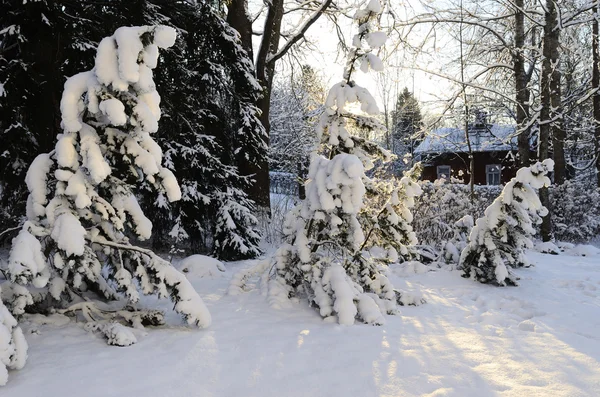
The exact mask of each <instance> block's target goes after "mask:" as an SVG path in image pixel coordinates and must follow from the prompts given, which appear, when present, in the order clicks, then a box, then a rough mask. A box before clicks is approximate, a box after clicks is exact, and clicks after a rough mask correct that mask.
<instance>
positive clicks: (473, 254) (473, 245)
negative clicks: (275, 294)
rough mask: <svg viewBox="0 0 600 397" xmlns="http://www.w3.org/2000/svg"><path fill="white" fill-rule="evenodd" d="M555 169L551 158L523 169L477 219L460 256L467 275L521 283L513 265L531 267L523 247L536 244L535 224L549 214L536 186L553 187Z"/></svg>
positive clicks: (503, 283) (500, 282) (484, 280)
mask: <svg viewBox="0 0 600 397" xmlns="http://www.w3.org/2000/svg"><path fill="white" fill-rule="evenodd" d="M553 168H554V162H553V161H552V160H550V159H546V160H544V161H543V162H541V163H536V164H534V165H532V166H531V167H525V168H521V169H520V170H519V171H517V175H516V176H515V177H514V178H513V179H511V181H510V182H508V183H507V184H506V186H505V187H504V189H503V190H502V193H501V194H500V196H499V197H498V198H496V200H495V201H494V202H493V203H492V204H491V205H490V206H489V207H488V208H487V209H486V210H485V216H484V217H482V218H479V219H477V222H476V223H475V226H474V227H473V229H472V230H471V233H470V235H469V241H468V244H467V246H466V247H465V248H464V249H463V251H462V253H461V255H460V262H459V269H461V270H463V271H464V277H471V278H473V279H475V280H477V281H479V282H481V283H491V284H495V285H499V286H506V285H517V279H518V278H517V277H516V276H515V275H514V274H513V272H512V271H511V268H515V267H521V266H529V262H528V261H527V258H526V257H525V253H524V252H523V249H524V248H531V247H532V246H533V244H532V242H531V239H530V237H531V236H533V234H535V228H534V225H535V224H538V223H540V222H541V217H543V216H545V215H546V214H547V213H548V210H547V209H546V208H545V207H544V206H543V205H542V204H541V202H540V199H539V197H538V195H537V193H536V191H535V189H540V188H542V187H545V186H550V183H551V182H550V179H549V178H548V176H547V174H548V173H549V172H551V171H552V169H553Z"/></svg>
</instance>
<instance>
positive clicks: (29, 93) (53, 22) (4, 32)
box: [0, 0, 105, 229]
mask: <svg viewBox="0 0 600 397" xmlns="http://www.w3.org/2000/svg"><path fill="white" fill-rule="evenodd" d="M94 14H95V15H96V16H95V19H94V20H95V21H98V22H97V23H89V19H88V17H89V15H94ZM104 17H105V16H104V15H103V14H102V13H100V12H99V6H98V5H97V4H88V3H87V2H68V3H65V2H58V1H51V0H45V1H26V2H24V1H21V0H5V1H3V2H2V12H1V13H0V142H1V143H2V145H1V147H2V149H1V150H0V223H1V224H2V225H4V226H9V225H16V224H17V223H18V221H19V218H18V217H19V216H20V214H23V213H24V211H25V205H24V203H25V201H26V197H27V190H26V187H25V183H24V181H25V173H26V172H27V169H28V167H29V165H30V164H31V162H32V161H33V159H34V158H35V157H36V156H37V154H39V153H43V152H47V151H50V150H51V149H52V146H53V142H54V139H55V137H56V132H57V131H58V130H59V128H60V118H59V117H58V114H59V102H60V97H61V92H62V87H63V83H64V81H65V79H66V77H65V76H70V75H73V74H75V73H76V71H78V70H81V69H82V65H81V63H80V61H79V60H80V59H91V57H92V55H93V49H94V47H95V43H94V42H93V41H91V40H90V37H93V36H94V35H92V34H90V32H91V31H93V30H94V29H96V28H97V27H98V25H100V24H101V23H102V22H101V21H100V19H101V18H104ZM67 60H68V61H67ZM85 66H86V67H87V65H85ZM0 229H1V227H0Z"/></svg>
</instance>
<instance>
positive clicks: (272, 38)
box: [250, 0, 283, 209]
mask: <svg viewBox="0 0 600 397" xmlns="http://www.w3.org/2000/svg"><path fill="white" fill-rule="evenodd" d="M282 19H283V0H273V1H272V2H271V4H270V6H269V11H268V12H267V17H266V19H265V27H264V31H263V37H262V41H261V43H260V49H259V50H258V55H257V58H256V77H257V78H258V81H259V82H260V84H261V86H262V87H263V96H262V98H261V99H259V100H258V103H257V105H258V107H259V109H260V110H261V115H260V121H261V123H262V125H263V126H264V127H265V130H266V132H267V134H266V136H265V143H266V145H267V147H268V146H269V133H270V131H271V123H270V121H269V112H270V108H271V91H272V88H273V77H274V74H275V62H272V61H271V60H270V59H269V57H270V56H272V55H273V54H275V53H276V52H277V49H278V47H279V39H280V37H281V33H280V32H281V20H282ZM251 166H253V173H254V174H255V179H256V183H255V184H254V186H253V190H252V191H251V193H250V194H251V196H252V197H253V198H254V200H255V201H256V202H257V203H258V204H259V205H260V206H261V207H263V208H265V209H267V208H270V201H269V183H270V181H269V164H268V162H267V158H266V157H265V159H264V162H262V163H261V164H256V165H251Z"/></svg>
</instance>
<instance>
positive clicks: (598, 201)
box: [550, 180, 600, 243]
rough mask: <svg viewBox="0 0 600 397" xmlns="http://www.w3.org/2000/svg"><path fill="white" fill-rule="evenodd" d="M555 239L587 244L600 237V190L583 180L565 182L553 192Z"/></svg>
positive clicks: (553, 189) (551, 192)
mask: <svg viewBox="0 0 600 397" xmlns="http://www.w3.org/2000/svg"><path fill="white" fill-rule="evenodd" d="M550 202H551V205H552V221H553V224H554V230H553V232H554V237H555V238H556V239H557V240H559V241H570V242H575V243H581V242H587V241H590V240H592V239H593V238H595V237H597V236H598V235H600V189H598V188H597V187H596V186H593V185H592V184H591V183H585V181H581V180H571V181H565V183H563V184H562V185H558V186H553V187H552V188H551V189H550Z"/></svg>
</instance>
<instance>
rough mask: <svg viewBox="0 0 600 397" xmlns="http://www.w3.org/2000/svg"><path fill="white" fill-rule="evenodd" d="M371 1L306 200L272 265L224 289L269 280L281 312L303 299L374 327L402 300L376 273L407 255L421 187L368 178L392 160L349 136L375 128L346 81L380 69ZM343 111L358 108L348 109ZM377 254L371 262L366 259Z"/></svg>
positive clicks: (361, 91)
mask: <svg viewBox="0 0 600 397" xmlns="http://www.w3.org/2000/svg"><path fill="white" fill-rule="evenodd" d="M381 8H382V7H381V3H380V2H379V0H370V1H367V2H365V3H364V4H363V8H361V9H360V10H358V11H357V12H356V14H355V20H356V21H357V23H358V25H359V33H358V34H357V35H356V36H355V37H354V40H353V46H354V47H353V48H352V49H351V51H350V53H349V55H348V62H347V64H346V69H345V71H344V76H343V80H342V81H341V82H340V83H338V84H335V85H334V86H333V87H332V88H331V90H330V91H329V94H328V96H327V99H326V101H325V112H324V113H323V115H322V116H321V119H320V122H319V126H318V128H317V134H318V137H319V139H320V142H321V143H320V146H319V147H318V150H317V153H315V154H313V156H312V158H311V163H310V167H309V172H308V183H307V184H306V199H305V200H304V201H303V202H302V203H301V204H300V205H299V206H297V207H296V208H294V209H293V210H292V211H290V212H289V213H288V215H287V217H286V220H285V224H284V234H285V236H286V238H285V243H284V244H283V245H282V246H281V247H280V248H279V249H278V251H277V252H276V253H275V254H274V255H273V257H272V258H271V260H270V263H269V265H267V264H265V262H262V263H260V264H258V265H257V266H256V267H255V268H252V269H250V270H248V271H246V272H242V273H239V274H237V275H236V276H235V277H234V279H233V283H232V287H231V288H230V290H231V291H233V292H234V293H238V292H239V291H241V290H243V289H244V284H245V283H246V281H247V280H248V278H249V277H250V276H252V275H255V274H258V273H260V272H261V271H263V269H265V268H268V269H269V270H266V271H268V272H270V279H269V281H268V291H269V301H270V303H271V304H272V305H273V306H276V307H285V306H287V303H286V302H287V301H288V299H289V298H291V297H301V298H305V299H308V301H309V302H310V303H311V304H312V305H314V306H315V307H317V308H318V310H319V313H320V314H321V316H323V317H333V316H335V317H336V318H337V321H338V322H339V323H340V324H345V325H351V324H353V323H354V321H355V320H356V319H358V320H360V321H363V322H365V323H370V324H382V323H383V322H384V315H385V314H393V313H395V312H396V311H397V306H398V305H402V304H403V302H404V301H405V299H403V297H402V294H401V293H400V292H398V291H396V290H394V288H393V285H392V284H391V282H390V281H389V280H388V279H387V277H386V276H385V275H384V273H383V269H382V268H381V267H382V266H385V264H386V263H389V262H395V261H398V260H399V252H398V251H400V254H401V255H402V256H403V258H402V259H404V255H406V256H408V255H410V254H411V253H412V250H411V249H410V246H411V245H414V243H416V238H415V235H414V233H413V232H412V229H411V228H410V222H411V220H412V215H411V214H410V210H409V208H410V207H411V206H412V205H413V204H414V197H415V196H417V195H419V194H420V188H419V186H418V185H417V184H416V183H415V182H414V181H413V180H412V179H411V178H410V177H408V176H407V177H405V178H403V179H402V181H401V182H400V183H399V184H394V183H393V182H388V183H385V182H384V181H377V180H372V179H370V178H368V177H367V176H366V174H365V171H366V170H368V169H371V168H373V167H374V165H375V163H376V161H377V160H379V161H389V160H391V159H392V158H393V155H391V154H390V153H389V152H387V151H386V150H384V149H382V148H381V147H379V146H378V145H377V144H375V143H373V142H371V141H368V140H366V139H364V138H362V137H360V136H358V135H356V131H357V130H369V129H383V128H384V127H383V126H382V125H381V123H380V122H379V121H377V119H375V118H374V117H373V115H376V114H377V113H378V112H379V109H378V108H377V105H376V103H375V100H374V98H373V96H372V95H371V94H370V93H369V91H368V90H367V89H366V88H363V87H360V86H359V85H357V84H356V83H355V82H354V81H353V80H352V77H353V72H354V71H355V70H356V69H357V68H358V67H360V68H361V69H362V70H363V71H364V72H367V71H368V70H369V69H373V70H376V71H378V70H381V69H382V68H383V64H382V62H381V60H380V59H379V58H378V57H377V56H376V55H375V54H374V53H373V50H374V49H377V48H379V47H381V46H382V45H383V44H384V42H385V40H386V35H385V34H384V33H383V32H379V31H374V30H373V26H372V24H373V23H374V21H376V20H377V16H378V15H379V14H380V13H381ZM350 104H358V105H359V107H360V109H361V110H360V111H354V110H353V108H352V107H351V106H348V105H350ZM381 251H383V252H385V254H384V255H383V257H381V255H379V256H380V257H377V256H376V255H374V254H372V252H381Z"/></svg>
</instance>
